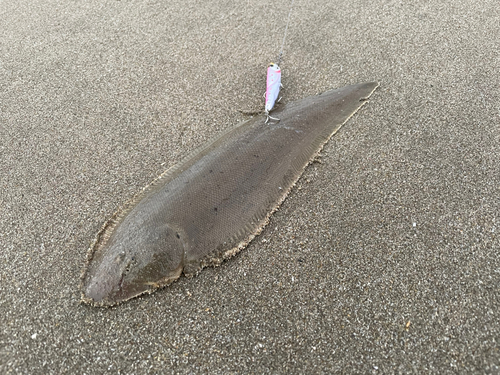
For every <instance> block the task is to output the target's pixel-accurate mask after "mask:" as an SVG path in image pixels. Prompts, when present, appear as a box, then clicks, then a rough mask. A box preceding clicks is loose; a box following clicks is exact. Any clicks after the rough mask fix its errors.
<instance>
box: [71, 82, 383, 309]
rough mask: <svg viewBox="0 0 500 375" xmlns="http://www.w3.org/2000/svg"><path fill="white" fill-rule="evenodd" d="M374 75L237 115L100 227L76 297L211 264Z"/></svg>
mask: <svg viewBox="0 0 500 375" xmlns="http://www.w3.org/2000/svg"><path fill="white" fill-rule="evenodd" d="M377 86H378V84H377V83H363V84H358V85H353V86H348V87H344V88H341V89H338V90H333V91H329V92H325V93H323V94H320V95H317V96H312V97H308V98H305V99H302V100H299V101H296V102H293V103H288V104H287V105H286V106H283V107H282V108H280V109H278V110H276V111H275V112H274V114H275V115H276V116H277V117H278V118H279V119H280V121H279V122H278V123H273V124H265V123H264V122H265V116H263V115H262V116H257V117H255V118H252V119H250V120H248V121H246V122H243V123H241V124H239V125H237V126H235V127H233V128H231V129H229V130H227V131H225V132H224V133H223V134H222V135H220V136H218V137H217V138H216V139H214V140H212V141H211V142H209V143H207V144H206V145H204V146H202V147H201V148H199V149H198V150H196V151H195V152H193V153H191V154H190V155H189V156H187V157H186V158H185V159H184V160H182V161H181V162H180V163H178V164H177V165H175V166H173V167H171V168H170V169H169V170H167V171H166V172H165V173H164V174H163V175H161V176H160V177H159V178H158V179H156V180H155V181H154V182H153V183H152V184H151V185H149V186H147V187H145V188H144V189H143V191H142V192H141V193H139V194H138V195H137V196H136V197H135V198H133V199H132V201H131V202H129V203H128V204H126V205H125V206H124V208H122V209H120V210H118V211H117V212H116V213H115V214H114V215H113V217H112V218H111V219H110V220H109V221H108V222H107V223H106V224H104V226H103V227H102V229H101V231H100V232H99V233H98V235H97V237H96V239H95V240H94V242H93V243H92V245H91V247H90V249H89V253H88V257H87V263H86V267H85V269H84V271H83V272H82V282H81V290H82V301H83V302H85V303H89V304H92V305H95V306H112V305H116V304H118V303H120V302H123V301H126V300H128V299H130V298H133V297H136V296H138V295H140V294H143V293H151V292H153V291H155V290H156V289H158V288H160V287H163V286H165V285H167V284H170V283H171V282H173V281H174V280H176V279H177V278H179V277H180V276H181V274H184V275H186V276H192V275H195V274H196V273H197V272H199V271H200V270H201V269H202V268H203V267H205V266H209V265H218V264H220V263H221V262H222V261H223V260H224V259H227V258H229V257H231V256H233V255H234V254H236V253H237V252H238V251H240V250H241V249H243V248H244V247H246V246H247V245H248V243H249V242H250V241H251V240H252V239H253V238H254V237H255V236H256V235H258V234H259V233H260V232H261V231H262V229H263V228H264V227H265V225H266V224H267V223H268V220H269V217H270V216H271V214H272V213H273V212H274V211H275V210H276V209H277V208H278V207H279V205H280V204H281V203H282V202H283V200H284V199H285V198H286V196H287V194H288V192H289V191H290V189H291V188H292V186H293V185H294V184H295V183H296V182H297V180H298V179H299V177H300V176H301V174H302V173H303V171H304V169H305V168H306V166H307V165H308V164H309V162H310V161H312V160H313V159H314V157H315V156H316V155H317V154H318V152H319V151H320V150H321V148H322V147H323V145H324V144H325V143H326V142H327V141H328V139H329V138H330V137H331V136H332V135H333V134H335V133H336V132H337V130H338V129H339V128H340V127H341V126H342V125H343V124H344V123H345V122H346V121H347V120H348V119H349V118H350V117H351V116H352V115H353V114H354V113H355V112H356V111H357V110H358V109H359V108H360V107H361V106H362V105H363V104H364V103H365V102H366V99H368V97H369V96H370V95H371V94H372V92H373V91H374V90H375V89H376V88H377Z"/></svg>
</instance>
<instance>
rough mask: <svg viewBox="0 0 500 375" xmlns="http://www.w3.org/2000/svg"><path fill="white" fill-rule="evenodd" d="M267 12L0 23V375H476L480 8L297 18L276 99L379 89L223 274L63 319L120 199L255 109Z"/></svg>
mask: <svg viewBox="0 0 500 375" xmlns="http://www.w3.org/2000/svg"><path fill="white" fill-rule="evenodd" d="M288 11H289V8H288V3H287V2H286V3H269V2H265V1H261V0H242V1H238V0H235V1H231V2H228V1H223V0H215V1H212V2H206V3H202V4H199V3H198V2H196V1H193V0H184V1H177V0H174V1H168V2H159V1H156V2H155V1H139V0H137V1H115V2H108V3H102V2H98V1H86V2H65V1H48V0H46V1H39V0H30V1H12V0H10V1H9V0H7V1H4V2H2V4H1V6H0V25H1V26H0V262H1V263H0V265H1V267H0V317H1V320H0V373H2V374H3V373H5V374H8V373H13V374H15V373H26V374H61V373H69V374H75V373H79V374H101V373H104V372H109V373H123V374H146V373H180V374H185V373H210V374H217V373H219V374H227V373H242V374H248V373H255V374H263V373H273V374H274V373H287V374H290V373H297V374H300V373H335V372H338V373H372V372H373V373H410V372H415V373H456V372H459V373H492V374H495V373H499V372H500V350H499V346H500V318H499V317H500V314H499V310H500V288H499V285H500V268H499V267H500V266H499V264H500V251H499V250H500V240H499V232H500V217H499V212H500V167H499V162H498V160H500V149H499V145H500V104H499V103H500V85H499V79H498V72H499V71H500V56H499V52H498V51H499V50H498V40H500V31H499V27H498V25H499V24H500V10H499V7H498V4H497V1H494V0H485V1H482V2H472V1H452V0H444V1H443V0H442V1H438V0H426V1H423V0H417V1H413V2H411V3H407V2H402V1H386V0H374V1H371V2H365V1H361V0H354V1H349V2H337V1H327V0H316V1H310V0H309V1H303V0H296V1H295V4H294V9H293V12H292V16H291V21H290V26H289V29H288V34H287V41H286V45H285V52H284V56H283V61H282V64H281V67H282V70H283V85H284V86H285V88H284V90H283V101H284V102H285V103H286V102H290V101H293V100H296V99H300V98H303V97H306V96H309V95H313V94H316V93H319V92H322V91H325V90H328V89H333V88H337V87H342V86H345V85H349V84H354V83H358V82H366V81H379V82H380V87H379V89H378V90H377V91H376V92H375V93H374V95H373V96H372V99H371V101H370V103H369V104H368V105H366V106H364V108H363V109H362V110H361V111H360V112H358V114H356V115H355V116H354V117H353V118H352V119H351V120H350V121H349V122H348V123H347V124H346V125H345V126H344V127H343V128H342V130H341V131H340V132H339V133H338V134H337V135H336V136H335V137H333V138H332V139H331V140H330V142H329V143H328V144H327V145H326V147H325V149H324V150H323V152H322V156H321V158H320V159H319V163H314V164H313V165H311V166H310V167H309V168H308V169H307V170H306V173H305V174H304V176H303V177H302V178H301V180H300V181H299V183H298V185H297V186H296V187H295V188H294V189H293V190H292V192H291V194H290V195H289V197H288V198H287V200H286V201H285V203H284V204H283V206H282V207H281V209H280V210H279V211H278V212H277V213H276V214H275V215H274V216H273V217H272V218H271V223H270V225H269V226H268V227H267V228H266V229H265V230H264V231H263V233H262V234H261V235H260V236H259V237H257V238H256V239H255V240H254V241H253V242H252V244H251V245H250V246H249V247H248V248H247V249H245V250H244V251H243V252H241V253H240V254H239V255H238V256H236V257H234V258H232V259H231V260H229V261H227V262H225V263H224V264H223V265H222V266H220V267H218V268H209V269H205V270H204V271H203V272H202V273H201V274H200V275H198V276H197V277H195V278H192V279H187V278H182V279H180V280H179V281H178V282H176V283H174V284H173V285H171V286H169V287H168V288H165V289H163V290H161V291H158V292H156V293H155V294H153V295H151V296H145V297H142V298H138V299H135V300H132V301H129V302H127V303H125V304H123V305H121V306H118V307H116V308H111V309H99V308H93V307H89V306H86V305H81V304H80V302H79V298H80V292H79V289H78V285H79V276H80V271H81V268H82V266H83V265H84V262H85V258H86V253H87V248H88V246H89V244H90V242H91V241H92V239H93V238H94V236H95V235H96V233H97V231H98V229H99V228H100V227H101V225H102V224H103V223H104V222H105V221H106V219H107V218H109V217H110V216H111V215H112V213H113V212H114V211H115V210H116V209H117V208H118V207H119V206H120V205H121V204H123V203H124V202H125V201H126V200H128V199H129V198H130V197H131V196H133V195H134V194H135V193H136V192H138V191H139V190H140V189H141V188H142V187H143V186H145V185H147V184H148V183H149V182H150V181H151V180H153V179H154V178H155V177H156V176H158V175H159V174H160V173H161V172H163V171H164V170H165V169H167V168H168V167H169V166H171V165H173V164H174V163H175V162H176V161H178V160H179V159H181V158H182V156H183V155H185V154H186V153H188V152H189V151H190V150H192V149H193V148H194V147H196V146H198V145H201V144H203V143H204V142H206V141H207V140H209V139H210V138H212V137H213V136H215V135H216V134H218V133H219V132H221V131H222V130H224V129H226V128H228V127H229V126H232V125H234V124H236V123H238V122H240V121H242V120H244V119H245V118H247V117H246V116H245V115H244V114H242V113H241V112H240V110H243V111H248V110H258V109H260V108H262V107H263V100H262V93H263V92H264V89H265V70H266V66H267V64H268V63H269V62H270V61H272V60H273V59H275V58H276V56H277V54H278V52H279V48H280V46H281V41H282V37H283V32H284V28H285V22H286V18H287V16H288Z"/></svg>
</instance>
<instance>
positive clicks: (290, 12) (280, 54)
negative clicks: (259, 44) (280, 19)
mask: <svg viewBox="0 0 500 375" xmlns="http://www.w3.org/2000/svg"><path fill="white" fill-rule="evenodd" d="M294 1H295V0H292V3H291V4H290V11H289V12H288V20H287V21H286V26H285V35H283V42H282V43H281V50H280V53H279V55H278V63H277V64H278V65H279V64H280V62H281V57H282V56H283V49H284V47H285V39H286V32H287V31H288V25H289V24H290V16H291V15H292V8H293V2H294Z"/></svg>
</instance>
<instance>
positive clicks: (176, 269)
mask: <svg viewBox="0 0 500 375" xmlns="http://www.w3.org/2000/svg"><path fill="white" fill-rule="evenodd" d="M128 224H129V225H127V223H122V225H121V226H120V227H119V228H117V229H118V230H116V231H114V232H113V233H112V235H111V236H110V237H109V238H105V239H104V240H100V239H98V241H97V242H96V244H95V245H94V248H93V249H92V252H91V253H92V258H91V260H90V261H89V263H88V266H87V269H86V272H85V275H84V276H83V279H82V301H83V302H86V303H89V304H92V305H100V306H112V305H115V304H118V303H120V302H123V301H126V300H128V299H130V298H133V297H136V296H138V295H140V294H143V293H151V292H153V291H154V290H156V289H158V288H160V287H162V286H165V285H167V284H170V283H171V282H172V281H174V280H176V279H177V278H178V277H179V276H180V275H181V273H182V269H183V265H184V246H185V245H184V242H183V238H182V236H181V234H180V233H179V231H176V230H174V229H172V228H171V227H169V226H167V225H151V224H144V223H143V224H142V225H139V226H138V225H131V224H130V223H128ZM103 234H104V235H105V234H106V230H104V233H103ZM102 237H103V236H102V235H101V238H102ZM104 237H105V236H104Z"/></svg>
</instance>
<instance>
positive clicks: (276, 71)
mask: <svg viewBox="0 0 500 375" xmlns="http://www.w3.org/2000/svg"><path fill="white" fill-rule="evenodd" d="M280 88H281V69H280V67H279V66H278V64H275V63H270V64H269V66H268V67H267V79H266V105H265V110H266V115H267V119H266V124H267V122H268V121H269V119H272V120H279V119H277V118H274V117H271V116H269V112H270V111H271V110H272V109H273V108H274V104H275V103H276V100H277V99H278V95H279V93H280Z"/></svg>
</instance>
